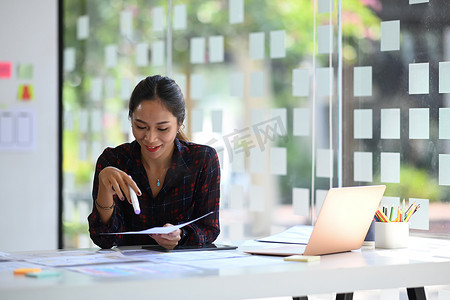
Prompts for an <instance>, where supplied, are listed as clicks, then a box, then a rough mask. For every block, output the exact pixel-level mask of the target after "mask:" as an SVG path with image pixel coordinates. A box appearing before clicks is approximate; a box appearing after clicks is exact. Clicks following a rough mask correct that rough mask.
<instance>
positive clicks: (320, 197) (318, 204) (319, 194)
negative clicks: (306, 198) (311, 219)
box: [315, 190, 328, 217]
mask: <svg viewBox="0 0 450 300" xmlns="http://www.w3.org/2000/svg"><path fill="white" fill-rule="evenodd" d="M327 193H328V191H327V190H316V200H315V215H316V217H317V216H318V215H319V213H320V210H321V209H322V205H323V202H324V201H325V198H326V196H327Z"/></svg>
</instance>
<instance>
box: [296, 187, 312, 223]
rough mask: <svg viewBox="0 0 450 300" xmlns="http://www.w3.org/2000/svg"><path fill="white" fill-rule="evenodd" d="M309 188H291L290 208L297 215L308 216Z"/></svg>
mask: <svg viewBox="0 0 450 300" xmlns="http://www.w3.org/2000/svg"><path fill="white" fill-rule="evenodd" d="M309 202H310V200H309V189H304V188H293V189H292V208H293V209H294V214H296V215H298V216H305V217H307V216H309Z"/></svg>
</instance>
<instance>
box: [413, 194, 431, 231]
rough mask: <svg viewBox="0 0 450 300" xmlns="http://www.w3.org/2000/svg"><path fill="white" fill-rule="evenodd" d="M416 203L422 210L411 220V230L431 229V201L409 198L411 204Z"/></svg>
mask: <svg viewBox="0 0 450 300" xmlns="http://www.w3.org/2000/svg"><path fill="white" fill-rule="evenodd" d="M414 202H416V204H417V205H420V208H419V209H418V210H417V211H416V212H415V213H414V215H412V217H411V218H410V221H409V223H410V228H411V229H420V230H429V229H430V200H428V199H417V198H409V204H412V203H414Z"/></svg>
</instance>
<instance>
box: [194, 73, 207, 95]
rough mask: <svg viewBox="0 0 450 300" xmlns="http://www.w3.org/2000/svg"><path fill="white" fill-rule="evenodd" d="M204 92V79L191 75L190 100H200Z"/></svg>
mask: <svg viewBox="0 0 450 300" xmlns="http://www.w3.org/2000/svg"><path fill="white" fill-rule="evenodd" d="M204 90H205V77H204V76H203V75H201V74H191V99H193V100H199V99H202V98H203V93H204Z"/></svg>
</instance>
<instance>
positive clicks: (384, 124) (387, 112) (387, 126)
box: [380, 108, 400, 139]
mask: <svg viewBox="0 0 450 300" xmlns="http://www.w3.org/2000/svg"><path fill="white" fill-rule="evenodd" d="M380 137H381V138H382V139H399V138H400V109H399V108H389V109H382V110H381V134H380Z"/></svg>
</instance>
